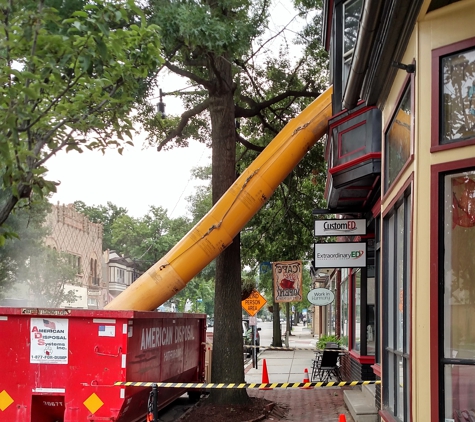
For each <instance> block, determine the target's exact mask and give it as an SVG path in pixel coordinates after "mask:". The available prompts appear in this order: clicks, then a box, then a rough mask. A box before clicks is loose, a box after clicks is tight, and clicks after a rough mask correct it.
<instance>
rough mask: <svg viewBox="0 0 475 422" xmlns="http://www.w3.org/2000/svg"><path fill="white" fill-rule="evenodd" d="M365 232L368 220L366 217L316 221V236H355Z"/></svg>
mask: <svg viewBox="0 0 475 422" xmlns="http://www.w3.org/2000/svg"><path fill="white" fill-rule="evenodd" d="M365 234H366V220H365V219H364V218H358V219H350V220H341V219H340V220H316V221H315V236H353V235H365Z"/></svg>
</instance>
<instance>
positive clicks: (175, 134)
mask: <svg viewBox="0 0 475 422" xmlns="http://www.w3.org/2000/svg"><path fill="white" fill-rule="evenodd" d="M209 102H210V101H209V98H207V99H206V100H204V101H203V102H202V103H200V104H198V105H197V106H196V107H193V108H192V109H191V110H187V111H185V112H184V113H183V114H182V115H181V119H180V122H179V123H178V126H177V127H176V128H175V129H174V130H172V131H171V132H170V133H169V134H168V135H167V137H166V138H165V139H164V140H163V141H162V142H160V143H159V144H158V147H157V151H161V150H162V148H163V147H164V146H165V145H166V144H167V143H168V142H170V141H171V140H172V139H173V138H176V137H179V136H181V135H182V133H183V129H185V127H186V125H187V124H188V121H189V120H190V119H191V118H192V117H194V116H196V115H198V114H200V113H201V112H203V111H204V110H206V109H207V108H208V107H209Z"/></svg>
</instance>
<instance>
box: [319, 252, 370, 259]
mask: <svg viewBox="0 0 475 422" xmlns="http://www.w3.org/2000/svg"><path fill="white" fill-rule="evenodd" d="M363 255H364V251H351V252H350V253H340V252H336V253H321V252H317V253H316V254H315V257H316V258H317V259H322V260H324V259H347V260H349V259H358V258H361V257H362V256H363Z"/></svg>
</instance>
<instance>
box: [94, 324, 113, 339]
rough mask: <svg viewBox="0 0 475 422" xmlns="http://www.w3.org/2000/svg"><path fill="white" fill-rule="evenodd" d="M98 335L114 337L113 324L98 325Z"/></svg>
mask: <svg viewBox="0 0 475 422" xmlns="http://www.w3.org/2000/svg"><path fill="white" fill-rule="evenodd" d="M98 334H99V337H115V325H99V326H98Z"/></svg>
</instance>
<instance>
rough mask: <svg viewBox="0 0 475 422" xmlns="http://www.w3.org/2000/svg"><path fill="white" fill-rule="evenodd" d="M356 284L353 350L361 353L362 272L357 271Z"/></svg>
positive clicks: (355, 274)
mask: <svg viewBox="0 0 475 422" xmlns="http://www.w3.org/2000/svg"><path fill="white" fill-rule="evenodd" d="M353 284H354V289H355V292H354V308H353V309H354V322H353V323H354V329H353V349H354V350H357V351H358V352H361V337H362V336H361V322H362V321H361V317H362V315H361V271H360V270H356V272H355V273H354V274H353Z"/></svg>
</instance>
